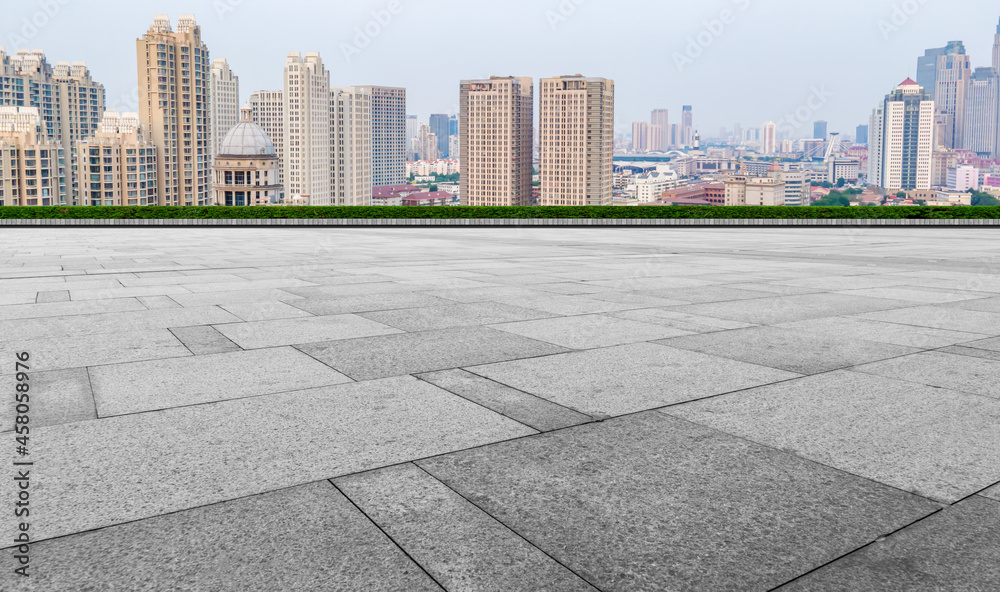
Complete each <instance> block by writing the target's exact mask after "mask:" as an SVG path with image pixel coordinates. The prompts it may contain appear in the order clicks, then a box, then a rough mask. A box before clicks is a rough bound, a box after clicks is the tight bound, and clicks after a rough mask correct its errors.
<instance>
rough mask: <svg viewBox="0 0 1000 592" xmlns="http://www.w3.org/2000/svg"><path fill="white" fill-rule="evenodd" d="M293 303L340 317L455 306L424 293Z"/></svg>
mask: <svg viewBox="0 0 1000 592" xmlns="http://www.w3.org/2000/svg"><path fill="white" fill-rule="evenodd" d="M291 302H292V303H293V305H294V306H295V308H299V309H302V310H304V311H307V312H310V313H312V314H314V315H338V314H350V313H362V312H376V311H383V310H399V309H404V308H430V307H435V306H447V305H451V304H454V301H452V300H446V299H444V298H436V297H434V296H430V295H428V294H424V293H422V292H400V293H397V294H377V295H371V296H345V297H342V298H333V297H329V298H302V299H300V300H294V301H291Z"/></svg>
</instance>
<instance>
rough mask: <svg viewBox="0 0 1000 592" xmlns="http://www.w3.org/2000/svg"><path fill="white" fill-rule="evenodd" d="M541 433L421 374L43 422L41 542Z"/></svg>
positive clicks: (7, 522)
mask: <svg viewBox="0 0 1000 592" xmlns="http://www.w3.org/2000/svg"><path fill="white" fill-rule="evenodd" d="M225 355H232V354H225ZM534 433H536V432H535V431H534V430H531V429H529V428H527V427H524V426H522V425H520V424H518V423H516V422H514V421H513V420H511V419H508V418H506V417H503V416H501V415H499V414H497V413H494V412H492V411H489V410H487V409H485V408H483V407H481V406H479V405H476V404H474V403H471V402H469V401H466V400H465V399H462V398H461V397H457V396H455V395H453V394H451V393H448V392H446V391H443V390H441V389H439V388H437V387H434V386H432V385H430V384H428V383H426V382H424V381H421V380H418V379H416V378H413V377H398V378H393V379H389V380H380V381H371V382H365V383H358V384H345V385H340V386H334V387H328V388H322V389H314V390H309V391H299V392H294V393H283V394H276V395H270V396H266V397H253V398H248V399H240V400H235V401H224V402H219V403H214V404H211V405H198V406H194V407H180V408H174V409H168V410H165V411H160V412H156V413H139V414H133V415H128V416H120V417H112V418H107V419H101V420H97V421H89V422H81V423H74V424H69V425H65V426H55V427H49V428H40V429H39V430H37V431H36V432H34V434H33V435H35V436H37V440H36V444H35V448H34V451H33V454H35V455H36V456H37V457H38V458H40V459H41V458H44V459H45V463H44V466H41V465H40V466H38V467H36V468H37V470H38V478H39V480H40V481H43V482H44V483H45V487H44V488H38V489H36V490H34V491H33V492H32V503H33V504H34V503H35V502H37V508H38V512H37V515H36V514H35V513H33V514H32V515H33V517H34V518H35V522H33V524H32V529H33V530H35V529H37V530H35V536H36V539H35V540H36V541H40V540H44V539H49V538H53V537H58V536H64V535H68V534H74V533H78V532H83V531H86V530H90V529H94V528H101V527H106V526H111V525H114V524H121V523H124V522H129V521H132V520H140V519H143V518H149V517H152V516H158V515H161V514H166V513H169V512H176V511H180V510H187V509H190V508H194V507H198V506H203V505H206V504H212V503H218V502H222V501H227V500H231V499H235V498H238V497H244V496H248V495H255V494H259V493H265V492H268V491H274V490H277V489H281V488H285V487H291V486H295V485H302V484H306V483H312V482H314V481H319V480H321V479H329V478H334V477H340V476H344V475H349V474H353V473H359V472H363V471H369V470H372V469H376V468H381V467H385V466H390V465H394V464H398V463H402V462H408V461H412V460H416V459H420V458H428V457H432V456H437V455H440V454H445V453H449V452H454V451H457V450H464V449H467V448H470V447H475V446H482V445H484V444H490V443H494V442H499V441H503V440H507V439H511V438H521V437H524V436H527V435H531V434H534ZM387 434H391V435H392V437H391V438H387V437H386V435H387ZM13 483H14V482H13V481H12V480H5V481H4V483H3V484H0V494H3V496H4V497H9V496H10V495H12V487H13ZM12 520H13V514H10V515H9V516H8V515H6V513H5V514H3V515H0V531H2V532H11V530H10V528H11V521H12Z"/></svg>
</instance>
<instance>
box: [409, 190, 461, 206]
mask: <svg viewBox="0 0 1000 592" xmlns="http://www.w3.org/2000/svg"><path fill="white" fill-rule="evenodd" d="M457 199H458V198H457V197H456V196H455V194H453V193H448V192H446V191H428V192H424V193H412V194H410V195H407V196H406V197H403V198H401V203H402V205H404V206H451V205H455V202H456V200H457Z"/></svg>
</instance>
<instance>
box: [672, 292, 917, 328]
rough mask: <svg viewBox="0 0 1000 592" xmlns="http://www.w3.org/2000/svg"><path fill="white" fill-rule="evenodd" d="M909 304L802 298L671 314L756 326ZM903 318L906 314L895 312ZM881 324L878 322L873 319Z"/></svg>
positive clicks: (688, 309)
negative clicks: (741, 322)
mask: <svg viewBox="0 0 1000 592" xmlns="http://www.w3.org/2000/svg"><path fill="white" fill-rule="evenodd" d="M912 306H913V303H912V302H904V301H894V300H886V299H884V298H862V297H860V296H844V295H843V294H802V295H798V296H775V297H773V298H758V299H756V300H743V301H740V302H738V303H731V302H718V303H714V304H693V305H691V306H678V307H676V308H674V309H673V310H674V311H675V312H683V313H688V314H695V315H701V316H706V317H717V318H720V319H729V320H732V321H743V322H745V323H752V324H755V325H777V324H780V323H791V322H794V321H805V320H809V319H819V318H823V317H837V316H844V315H853V314H860V313H865V312H872V311H881V310H890V309H897V308H905V307H912ZM895 312H898V313H901V314H905V312H906V311H895ZM875 320H881V319H877V318H876V319H875Z"/></svg>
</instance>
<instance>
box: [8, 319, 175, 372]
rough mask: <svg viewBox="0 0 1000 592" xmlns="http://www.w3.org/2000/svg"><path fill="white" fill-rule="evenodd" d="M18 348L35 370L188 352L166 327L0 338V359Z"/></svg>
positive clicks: (148, 358)
mask: <svg viewBox="0 0 1000 592" xmlns="http://www.w3.org/2000/svg"><path fill="white" fill-rule="evenodd" d="M19 352H28V353H30V354H31V357H32V360H33V361H34V367H33V369H34V370H35V371H36V372H42V371H46V370H61V369H65V368H83V367H86V366H100V365H104V364H121V363H128V362H137V361H140V360H157V359H161V358H177V357H188V356H190V355H191V352H190V351H188V348H186V347H184V344H183V343H181V342H180V341H178V340H177V338H176V337H174V335H173V334H172V333H171V332H170V331H168V330H166V329H152V330H146V331H129V332H124V333H106V334H103V335H74V336H72V337H66V336H64V337H55V338H49V339H25V340H16V341H7V342H0V356H2V357H0V359H4V360H11V359H13V358H14V355H15V354H16V353H19ZM4 374H14V366H13V365H7V364H4V365H2V366H0V375H4Z"/></svg>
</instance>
